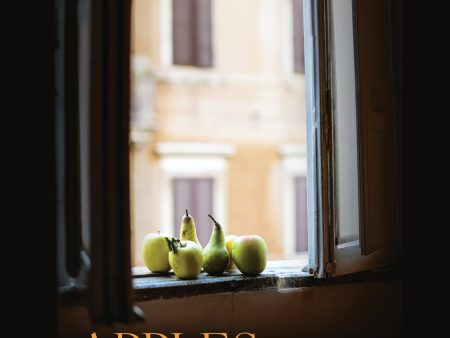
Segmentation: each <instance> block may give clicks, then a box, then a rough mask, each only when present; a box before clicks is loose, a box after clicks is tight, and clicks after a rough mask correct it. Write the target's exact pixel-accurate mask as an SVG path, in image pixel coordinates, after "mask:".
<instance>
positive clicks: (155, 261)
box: [141, 232, 170, 272]
mask: <svg viewBox="0 0 450 338" xmlns="http://www.w3.org/2000/svg"><path fill="white" fill-rule="evenodd" d="M166 237H167V235H164V234H160V233H159V232H158V233H149V234H147V235H146V236H145V237H144V240H143V241H142V249H141V252H142V258H143V259H144V263H145V266H146V267H147V269H149V270H150V271H152V272H167V271H169V270H170V264H169V257H168V255H169V248H168V247H167V243H166Z"/></svg>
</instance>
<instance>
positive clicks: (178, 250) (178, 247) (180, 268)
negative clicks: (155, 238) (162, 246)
mask: <svg viewBox="0 0 450 338" xmlns="http://www.w3.org/2000/svg"><path fill="white" fill-rule="evenodd" d="M166 246H167V248H168V249H169V251H170V252H169V264H170V266H171V267H172V270H173V272H174V273H175V275H176V276H177V277H178V278H180V279H194V278H197V276H198V275H199V274H200V271H201V269H202V264H203V253H202V248H201V246H200V245H199V244H197V243H195V242H193V241H180V240H179V239H177V238H174V237H166Z"/></svg>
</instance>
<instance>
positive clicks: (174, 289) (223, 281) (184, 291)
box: [59, 260, 401, 305]
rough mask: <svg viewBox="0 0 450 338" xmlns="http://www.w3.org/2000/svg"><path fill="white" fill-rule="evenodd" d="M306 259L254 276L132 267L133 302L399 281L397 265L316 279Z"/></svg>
mask: <svg viewBox="0 0 450 338" xmlns="http://www.w3.org/2000/svg"><path fill="white" fill-rule="evenodd" d="M306 263H307V260H295V261H270V262H268V263H267V267H266V269H265V270H264V272H263V273H261V274H260V275H258V276H255V277H249V276H244V275H242V274H241V273H240V272H239V270H231V271H229V272H226V273H224V274H223V275H222V276H209V275H208V274H206V273H205V272H202V273H201V274H200V276H199V277H198V278H197V279H193V280H180V279H178V278H176V277H175V275H174V274H173V273H171V272H170V273H167V274H157V273H150V272H149V271H148V270H147V269H146V268H144V267H137V268H133V281H132V282H133V288H134V290H135V294H136V301H138V302H142V301H148V300H153V299H168V298H181V297H189V296H198V295H206V294H214V293H224V292H239V291H257V290H277V291H278V292H289V291H292V290H295V289H298V288H303V287H314V286H316V287H317V286H325V285H335V284H345V283H358V282H369V281H380V280H381V281H387V280H400V279H401V269H399V267H398V266H397V267H395V266H393V267H387V268H383V269H377V270H371V271H364V272H359V273H353V274H349V275H344V276H339V277H333V278H315V277H314V276H312V275H311V274H309V273H305V272H302V271H301V270H302V268H303V267H304V266H305V265H306ZM59 291H60V292H59V293H60V297H61V301H62V303H63V304H66V305H82V304H84V301H83V297H82V291H81V290H78V289H77V288H76V287H74V286H70V287H60V288H59Z"/></svg>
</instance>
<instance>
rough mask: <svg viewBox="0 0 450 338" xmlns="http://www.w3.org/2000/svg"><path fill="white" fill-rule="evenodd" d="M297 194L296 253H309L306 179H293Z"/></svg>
mask: <svg viewBox="0 0 450 338" xmlns="http://www.w3.org/2000/svg"><path fill="white" fill-rule="evenodd" d="M293 181H294V182H293V183H294V194H295V199H294V201H295V251H296V252H306V251H308V226H307V216H306V177H305V176H295V177H294V179H293Z"/></svg>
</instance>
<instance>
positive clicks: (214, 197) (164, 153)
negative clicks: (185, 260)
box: [156, 142, 235, 246]
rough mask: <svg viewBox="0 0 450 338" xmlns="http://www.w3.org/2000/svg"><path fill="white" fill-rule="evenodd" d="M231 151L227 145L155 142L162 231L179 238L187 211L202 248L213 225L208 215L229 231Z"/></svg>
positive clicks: (232, 152)
mask: <svg viewBox="0 0 450 338" xmlns="http://www.w3.org/2000/svg"><path fill="white" fill-rule="evenodd" d="M234 152H235V150H234V147H233V146H231V145H228V144H218V143H207V144H205V143H188V142H183V143H177V142H161V143H158V145H157V147H156V153H157V155H158V157H159V161H158V162H159V179H158V180H159V189H160V191H159V196H161V197H160V199H159V202H158V203H159V208H160V222H159V224H160V230H161V231H162V232H164V233H173V234H174V235H175V236H176V237H179V236H180V224H181V218H182V216H183V215H184V214H185V209H186V208H187V209H188V210H189V213H190V214H191V215H192V216H193V217H194V219H195V225H196V229H197V236H198V239H199V241H200V243H201V244H202V245H203V246H204V245H206V244H207V243H208V241H209V238H210V236H211V229H212V223H211V220H210V219H209V218H208V214H211V213H212V214H214V215H215V216H216V217H215V218H216V219H220V220H221V222H220V224H222V226H223V228H224V230H225V231H228V221H227V214H228V212H227V196H228V194H227V177H228V158H229V157H230V156H232V155H233V154H234ZM205 216H206V217H205Z"/></svg>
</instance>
